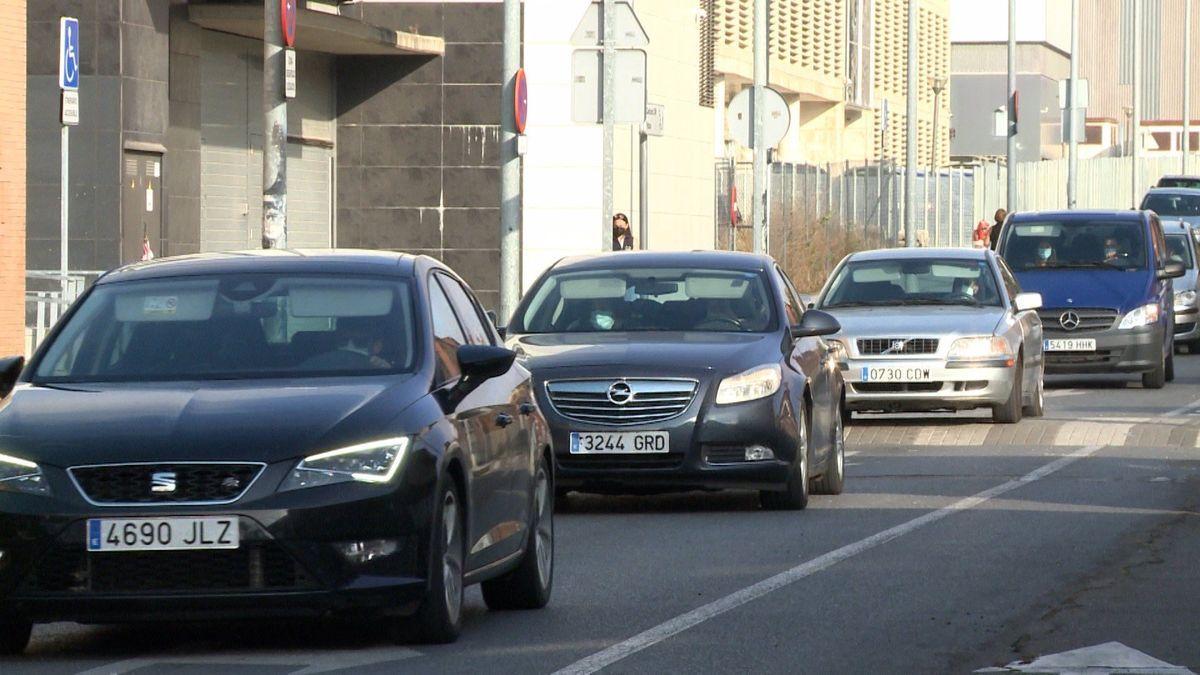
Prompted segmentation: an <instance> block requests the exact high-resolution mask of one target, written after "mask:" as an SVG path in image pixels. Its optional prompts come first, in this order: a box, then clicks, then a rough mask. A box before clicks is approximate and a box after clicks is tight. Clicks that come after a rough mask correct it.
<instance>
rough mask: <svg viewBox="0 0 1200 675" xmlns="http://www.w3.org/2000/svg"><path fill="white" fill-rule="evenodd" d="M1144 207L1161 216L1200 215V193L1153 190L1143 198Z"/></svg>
mask: <svg viewBox="0 0 1200 675" xmlns="http://www.w3.org/2000/svg"><path fill="white" fill-rule="evenodd" d="M1142 208H1143V209H1145V210H1148V211H1153V212H1155V213H1157V214H1158V215H1160V216H1175V217H1196V216H1200V194H1187V193H1183V192H1152V193H1150V194H1148V195H1146V198H1145V199H1143V200H1142Z"/></svg>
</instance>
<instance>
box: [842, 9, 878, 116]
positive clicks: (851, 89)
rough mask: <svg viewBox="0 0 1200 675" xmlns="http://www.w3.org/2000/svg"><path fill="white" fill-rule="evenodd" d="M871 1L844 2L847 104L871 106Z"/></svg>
mask: <svg viewBox="0 0 1200 675" xmlns="http://www.w3.org/2000/svg"><path fill="white" fill-rule="evenodd" d="M874 15H875V7H874V0H847V2H846V101H847V102H848V103H852V104H854V105H858V106H862V107H864V108H868V107H870V106H871V88H872V83H873V82H874V79H873V74H872V70H873V67H874V62H875V59H874V54H873V53H872V51H871V26H872V25H873V24H874Z"/></svg>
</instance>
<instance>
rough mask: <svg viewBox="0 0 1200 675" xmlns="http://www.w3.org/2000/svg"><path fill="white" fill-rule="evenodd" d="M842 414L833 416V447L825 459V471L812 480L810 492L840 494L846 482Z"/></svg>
mask: <svg viewBox="0 0 1200 675" xmlns="http://www.w3.org/2000/svg"><path fill="white" fill-rule="evenodd" d="M845 429H846V427H845V425H844V424H843V422H842V415H835V416H834V418H833V443H832V445H833V447H832V448H831V450H830V453H829V457H828V458H827V459H826V460H825V472H824V473H823V474H822V475H821V477H820V478H818V479H816V480H815V481H813V484H812V493H813V494H816V495H840V494H842V487H843V486H844V485H845V482H846V433H845Z"/></svg>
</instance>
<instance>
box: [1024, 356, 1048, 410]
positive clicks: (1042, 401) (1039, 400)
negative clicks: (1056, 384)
mask: <svg viewBox="0 0 1200 675" xmlns="http://www.w3.org/2000/svg"><path fill="white" fill-rule="evenodd" d="M1045 378H1046V370H1045V367H1043V368H1041V369H1040V372H1038V380H1037V389H1035V390H1034V392H1033V402H1032V403H1030V404H1029V405H1027V406H1025V408H1024V409H1023V410H1022V411H1021V413H1022V414H1023V415H1024V416H1025V417H1041V416H1043V415H1045V414H1046V382H1045Z"/></svg>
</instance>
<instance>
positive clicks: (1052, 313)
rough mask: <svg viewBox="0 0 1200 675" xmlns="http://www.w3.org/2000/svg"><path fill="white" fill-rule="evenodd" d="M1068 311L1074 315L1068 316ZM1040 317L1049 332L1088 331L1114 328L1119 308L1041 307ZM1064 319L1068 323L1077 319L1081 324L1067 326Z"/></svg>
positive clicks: (1045, 329) (1044, 327) (1044, 328)
mask: <svg viewBox="0 0 1200 675" xmlns="http://www.w3.org/2000/svg"><path fill="white" fill-rule="evenodd" d="M1068 313H1071V314H1073V315H1074V316H1073V317H1072V316H1067V314H1068ZM1038 317H1040V318H1041V320H1042V329H1043V330H1044V331H1045V332H1047V333H1087V332H1092V331H1101V330H1108V329H1109V328H1112V327H1113V324H1114V323H1116V321H1117V310H1115V309H1104V308H1102V307H1099V308H1098V307H1057V308H1046V309H1039V310H1038ZM1064 319H1065V320H1067V322H1068V324H1070V323H1072V322H1073V321H1075V320H1078V322H1079V324H1078V325H1077V326H1075V327H1074V328H1067V327H1066V326H1064V325H1063V321H1064Z"/></svg>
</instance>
